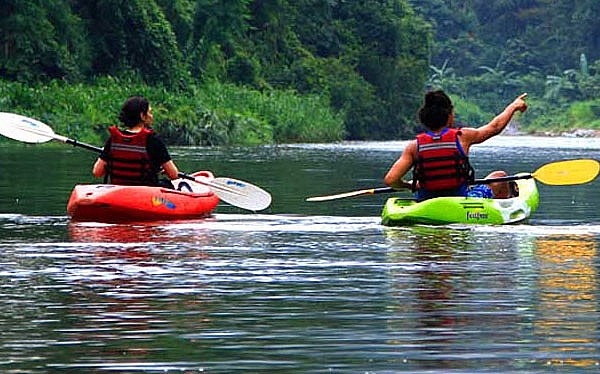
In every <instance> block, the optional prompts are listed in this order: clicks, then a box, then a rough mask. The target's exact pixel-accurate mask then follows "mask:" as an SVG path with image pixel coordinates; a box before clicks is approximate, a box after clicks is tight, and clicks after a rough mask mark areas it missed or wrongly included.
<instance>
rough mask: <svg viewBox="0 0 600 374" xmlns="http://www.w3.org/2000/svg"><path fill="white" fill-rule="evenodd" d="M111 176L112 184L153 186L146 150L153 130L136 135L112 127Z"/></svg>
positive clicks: (146, 130)
mask: <svg viewBox="0 0 600 374" xmlns="http://www.w3.org/2000/svg"><path fill="white" fill-rule="evenodd" d="M108 130H109V132H110V151H109V155H110V160H109V162H108V165H109V174H110V182H111V183H112V184H124V185H153V184H155V181H154V179H153V178H152V175H153V173H152V168H151V164H150V155H149V154H148V151H147V150H146V145H147V143H148V135H150V134H152V130H151V129H147V128H143V129H142V130H141V131H140V132H137V133H135V134H131V135H130V134H124V133H122V132H121V130H119V129H118V128H117V127H116V126H111V127H110V128H109V129H108Z"/></svg>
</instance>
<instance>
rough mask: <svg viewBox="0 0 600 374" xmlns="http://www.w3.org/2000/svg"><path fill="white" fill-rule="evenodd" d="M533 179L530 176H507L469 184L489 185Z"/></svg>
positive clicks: (478, 180) (477, 180) (476, 180)
mask: <svg viewBox="0 0 600 374" xmlns="http://www.w3.org/2000/svg"><path fill="white" fill-rule="evenodd" d="M530 178H533V175H532V174H523V175H507V176H506V177H498V178H489V179H475V180H474V181H473V183H471V184H490V183H496V182H509V181H516V180H518V179H530Z"/></svg>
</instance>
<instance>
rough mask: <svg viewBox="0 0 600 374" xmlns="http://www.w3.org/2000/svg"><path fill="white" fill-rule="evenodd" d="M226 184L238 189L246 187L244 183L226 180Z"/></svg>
mask: <svg viewBox="0 0 600 374" xmlns="http://www.w3.org/2000/svg"><path fill="white" fill-rule="evenodd" d="M226 184H227V185H228V186H236V187H240V188H244V187H246V185H245V184H244V183H242V182H238V181H232V180H227V183H226Z"/></svg>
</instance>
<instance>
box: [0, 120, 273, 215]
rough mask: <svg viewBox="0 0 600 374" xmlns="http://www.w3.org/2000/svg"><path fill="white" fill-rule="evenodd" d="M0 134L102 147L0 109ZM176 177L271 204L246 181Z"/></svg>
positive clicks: (234, 198)
mask: <svg viewBox="0 0 600 374" xmlns="http://www.w3.org/2000/svg"><path fill="white" fill-rule="evenodd" d="M0 134H1V135H4V136H6V137H7V138H11V139H14V140H18V141H22V142H26V143H45V142H47V141H50V140H57V141H60V142H63V143H66V144H70V145H72V146H75V147H80V148H85V149H88V150H91V151H95V152H98V153H99V152H102V148H99V147H95V146H93V145H90V144H86V143H81V142H79V141H77V140H74V139H69V138H67V137H65V136H62V135H58V134H56V133H54V131H53V130H52V129H51V128H50V126H48V125H46V124H45V123H43V122H40V121H38V120H35V119H33V118H28V117H25V116H21V115H19V114H14V113H5V112H0ZM179 177H180V178H185V179H190V180H193V181H195V182H197V183H200V184H203V185H206V186H209V187H211V188H213V189H214V193H215V194H216V195H217V196H218V197H219V199H221V200H223V201H225V202H226V203H229V204H231V205H233V206H236V207H239V208H242V209H247V210H251V211H259V210H264V209H266V208H268V207H269V205H271V195H270V194H269V193H268V192H266V191H265V190H263V189H261V188H260V187H257V186H254V185H252V184H250V183H248V182H244V181H240V180H237V179H233V178H223V177H222V178H215V179H214V180H207V179H205V178H202V177H194V176H193V175H189V174H185V173H179Z"/></svg>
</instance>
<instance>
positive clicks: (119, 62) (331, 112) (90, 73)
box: [0, 0, 430, 144]
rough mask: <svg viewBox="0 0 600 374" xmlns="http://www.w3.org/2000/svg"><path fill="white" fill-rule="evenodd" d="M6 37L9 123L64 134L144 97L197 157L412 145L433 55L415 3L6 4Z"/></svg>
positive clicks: (0, 66)
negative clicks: (299, 144)
mask: <svg viewBox="0 0 600 374" xmlns="http://www.w3.org/2000/svg"><path fill="white" fill-rule="evenodd" d="M0 30H1V31H2V32H1V33H0V45H1V46H2V49H0V77H1V78H3V82H4V83H3V85H4V88H3V89H2V91H3V95H4V99H3V102H2V103H1V105H2V107H1V108H0V109H1V110H10V111H15V112H25V113H28V114H31V115H34V114H35V117H41V118H46V119H48V120H52V121H51V123H52V124H53V125H54V126H55V127H57V129H58V130H61V131H62V130H67V127H64V128H61V126H63V125H64V126H68V127H69V128H70V127H77V126H79V127H81V126H85V124H86V123H88V121H93V122H91V123H98V122H106V121H111V120H113V119H114V116H115V112H116V111H117V110H118V107H119V105H120V103H121V102H122V101H123V100H124V98H125V96H127V95H128V94H129V93H135V92H137V91H140V90H141V91H143V92H145V93H147V94H148V96H149V98H150V99H151V100H152V101H153V103H155V104H159V101H160V105H163V106H164V108H165V111H163V112H162V113H161V114H163V116H157V119H158V124H157V127H158V129H159V130H160V131H161V133H163V134H165V135H166V137H167V138H168V139H167V140H168V141H169V142H177V143H185V144H187V143H190V142H191V143H193V144H214V143H217V144H222V143H232V142H240V141H242V142H246V141H248V142H250V143H254V142H287V141H327V140H337V139H342V138H348V139H364V138H394V137H398V136H400V135H402V134H404V133H407V132H408V133H410V132H412V131H413V129H414V125H413V121H412V117H413V115H412V114H413V113H414V112H415V110H416V108H417V107H418V105H419V99H418V96H419V93H420V91H421V89H422V87H423V83H424V81H425V79H426V74H427V70H428V51H429V46H430V34H429V33H428V27H427V25H426V23H425V22H424V21H423V20H421V19H420V18H418V17H416V16H415V14H414V13H413V11H412V8H411V7H410V6H409V5H408V3H407V2H406V1H405V0H388V1H350V2H345V1H344V2H331V1H313V0H310V1H291V0H290V1H288V0H254V1H251V0H228V1H215V0H129V1H122V0H98V1H88V0H53V1H50V0H46V1H44V0H0ZM106 77H109V78H108V79H106ZM56 81H60V82H65V83H66V84H63V83H55V82H56ZM14 82H19V83H20V84H22V85H23V86H19V85H16V86H15V83H14ZM123 87H125V88H123ZM27 88H31V89H32V90H34V91H35V94H31V95H29V97H28V98H27V99H28V100H23V99H24V98H23V97H22V96H23V91H26V89H27ZM61 90H65V91H66V92H65V93H60V92H59V91H61ZM97 91H100V93H97ZM69 92H70V94H69ZM53 96H55V97H53ZM98 96H101V97H98ZM41 101H47V102H56V103H64V102H65V101H66V102H68V104H64V105H67V106H69V107H70V108H65V107H64V106H63V107H60V108H57V107H54V106H53V105H49V104H48V103H42V102H41ZM67 109H69V111H68V110H67ZM70 109H72V111H70ZM86 111H87V113H86ZM90 112H92V113H94V115H92V116H90V115H89V114H88V113H90ZM69 118H71V121H69ZM248 129H250V130H251V134H246V132H247V130H248ZM77 131H83V129H80V130H77ZM242 134H243V135H242ZM92 135H93V134H87V133H85V132H84V133H82V134H81V136H85V139H88V140H89V139H90V136H92Z"/></svg>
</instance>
